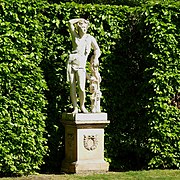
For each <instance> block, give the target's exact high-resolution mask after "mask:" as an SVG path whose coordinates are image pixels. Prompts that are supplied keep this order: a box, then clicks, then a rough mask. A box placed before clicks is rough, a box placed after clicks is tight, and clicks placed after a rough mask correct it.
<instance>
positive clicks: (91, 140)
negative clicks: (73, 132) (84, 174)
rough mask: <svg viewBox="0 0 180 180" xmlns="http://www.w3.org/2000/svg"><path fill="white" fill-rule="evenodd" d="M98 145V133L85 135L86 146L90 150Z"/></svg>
mask: <svg viewBox="0 0 180 180" xmlns="http://www.w3.org/2000/svg"><path fill="white" fill-rule="evenodd" d="M97 146H98V138H97V135H84V147H85V148H86V149H87V150H88V151H93V150H95V149H96V148H97Z"/></svg>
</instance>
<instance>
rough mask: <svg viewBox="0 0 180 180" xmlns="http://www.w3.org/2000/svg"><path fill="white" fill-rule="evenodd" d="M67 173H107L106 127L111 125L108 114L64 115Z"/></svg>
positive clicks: (64, 169) (64, 166)
mask: <svg viewBox="0 0 180 180" xmlns="http://www.w3.org/2000/svg"><path fill="white" fill-rule="evenodd" d="M62 123H63V124H64V126H65V160H64V161H63V163H62V169H61V171H63V172H66V173H86V172H106V171H108V169H109V164H108V163H107V162H105V161H104V127H105V126H106V125H107V124H109V121H108V120H107V114H106V113H87V114H84V113H79V114H72V113H64V114H63V117H62Z"/></svg>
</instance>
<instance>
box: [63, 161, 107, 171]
mask: <svg viewBox="0 0 180 180" xmlns="http://www.w3.org/2000/svg"><path fill="white" fill-rule="evenodd" d="M108 170H109V163H107V162H105V161H91V160H83V161H76V162H66V161H64V162H63V166H62V169H61V171H63V172H66V173H77V174H80V173H89V172H94V173H103V172H107V171H108Z"/></svg>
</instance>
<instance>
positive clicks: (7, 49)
mask: <svg viewBox="0 0 180 180" xmlns="http://www.w3.org/2000/svg"><path fill="white" fill-rule="evenodd" d="M40 5H41V4H38V3H36V1H31V2H29V1H7V0H6V1H1V2H0V9H1V16H0V26H1V28H0V42H1V45H0V54H1V56H0V176H1V175H12V174H14V175H19V174H29V173H32V172H34V171H37V170H38V169H39V168H40V165H41V164H42V163H43V157H44V155H45V154H46V151H47V146H46V141H47V140H46V139H45V138H44V134H45V122H44V121H45V119H46V111H45V105H46V103H47V101H46V100H45V96H44V90H45V89H47V86H46V82H45V80H44V78H43V72H42V70H41V68H40V67H39V65H40V63H41V60H42V46H43V44H42V39H43V36H44V35H43V34H44V32H43V31H42V26H40V25H39V18H40V17H39V13H38V11H37V10H38V8H40Z"/></svg>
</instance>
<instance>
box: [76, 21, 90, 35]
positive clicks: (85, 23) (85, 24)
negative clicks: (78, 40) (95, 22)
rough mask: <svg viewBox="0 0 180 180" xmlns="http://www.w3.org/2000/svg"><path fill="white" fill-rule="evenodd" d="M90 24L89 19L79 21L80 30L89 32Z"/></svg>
mask: <svg viewBox="0 0 180 180" xmlns="http://www.w3.org/2000/svg"><path fill="white" fill-rule="evenodd" d="M88 24H89V21H87V20H82V21H79V22H78V23H77V26H78V31H80V32H81V33H83V34H85V33H86V32H87V29H88Z"/></svg>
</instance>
